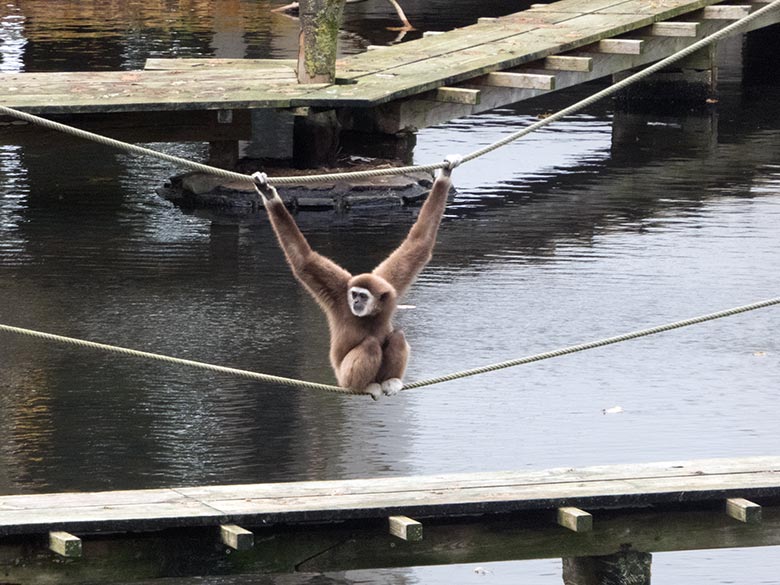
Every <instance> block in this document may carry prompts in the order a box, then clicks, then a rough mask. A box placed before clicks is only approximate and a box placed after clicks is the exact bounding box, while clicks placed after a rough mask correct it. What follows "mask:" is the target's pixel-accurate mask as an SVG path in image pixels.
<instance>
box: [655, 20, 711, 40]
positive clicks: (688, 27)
mask: <svg viewBox="0 0 780 585" xmlns="http://www.w3.org/2000/svg"><path fill="white" fill-rule="evenodd" d="M698 33H699V23H698V22H674V21H672V22H656V23H655V24H654V25H653V26H651V27H650V34H651V35H653V36H656V37H695V36H696V35H697V34H698Z"/></svg>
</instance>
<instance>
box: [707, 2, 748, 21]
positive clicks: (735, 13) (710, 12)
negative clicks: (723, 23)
mask: <svg viewBox="0 0 780 585" xmlns="http://www.w3.org/2000/svg"><path fill="white" fill-rule="evenodd" d="M748 14H750V5H739V6H730V5H725V4H718V5H715V6H707V7H706V8H705V9H704V10H702V18H704V19H705V20H739V19H740V18H745V17H746V16H747V15H748Z"/></svg>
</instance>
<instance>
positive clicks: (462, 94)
mask: <svg viewBox="0 0 780 585" xmlns="http://www.w3.org/2000/svg"><path fill="white" fill-rule="evenodd" d="M479 97H480V91H479V90H478V89H468V88H465V87H440V88H438V89H437V90H436V93H435V95H434V98H433V99H434V101H437V102H447V103H450V104H470V105H475V104H478V103H479Z"/></svg>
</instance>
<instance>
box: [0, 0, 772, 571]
mask: <svg viewBox="0 0 780 585" xmlns="http://www.w3.org/2000/svg"><path fill="white" fill-rule="evenodd" d="M403 4H404V8H405V9H406V11H407V13H408V15H409V17H410V18H411V19H412V21H413V23H414V24H416V25H417V26H418V28H419V29H420V30H425V29H444V28H448V27H450V26H455V25H462V24H468V23H470V22H471V21H473V19H474V6H473V5H467V4H466V3H455V4H452V3H447V2H444V1H443V0H441V1H437V2H425V3H424V2H412V1H406V2H403ZM214 5H215V4H214V3H213V2H197V1H184V0H181V1H179V2H173V3H171V2H162V1H159V2H143V3H141V2H113V1H108V0H105V1H100V0H95V1H93V2H86V3H85V2H62V3H58V10H57V11H56V12H55V11H52V10H51V9H50V3H47V2H43V0H32V1H27V2H24V3H21V2H13V1H11V2H8V3H6V4H5V5H4V6H3V7H0V35H2V38H3V40H4V41H5V42H4V43H2V44H0V55H2V61H1V62H0V67H2V68H3V69H4V70H19V69H26V70H29V71H33V70H52V69H61V70H64V69H79V68H82V69H90V70H94V69H122V68H127V69H130V68H138V67H140V66H142V64H143V61H144V60H145V59H146V57H149V56H165V57H174V56H181V57H185V56H214V55H217V56H225V57H229V56H244V55H245V56H248V57H263V58H265V57H277V58H290V57H291V56H292V55H293V54H294V48H295V32H294V31H295V25H294V24H292V23H291V22H290V21H289V19H287V18H286V17H280V16H269V15H268V12H267V7H268V6H267V4H266V3H261V2H249V1H230V2H225V3H220V6H221V9H220V10H219V11H217V10H215V9H214ZM445 6H446V7H447V9H446V10H445V9H444V7H445ZM516 9H517V6H516V4H515V3H509V2H483V3H481V4H480V7H479V10H480V16H493V15H498V14H501V13H505V12H509V11H512V10H516ZM87 10H91V11H92V16H89V15H88V14H86V13H85V11H87ZM483 11H484V12H483ZM107 14H108V15H111V17H110V18H106V17H105V15H107ZM393 18H394V17H393V13H392V9H391V8H390V7H389V4H387V3H383V2H380V1H379V0H372V1H370V2H366V3H361V4H356V5H354V7H353V8H350V10H349V11H348V13H347V15H346V20H347V25H346V29H347V32H348V33H350V34H349V35H345V44H346V45H347V47H346V48H347V49H348V50H359V48H360V46H362V44H363V43H366V44H368V43H370V44H380V43H382V42H389V40H390V39H391V37H394V36H395V35H396V34H397V33H396V32H395V31H388V30H385V27H386V26H388V25H392V24H393V23H394V21H393ZM418 33H419V31H418ZM418 33H414V34H418ZM349 43H352V44H351V45H350V44H349ZM722 52H723V55H724V57H723V58H724V61H723V68H722V70H721V79H722V81H723V84H722V87H721V96H720V103H719V104H717V105H716V106H714V107H713V108H712V110H711V111H709V112H703V113H699V114H696V115H689V116H674V117H672V116H660V115H646V116H640V115H629V114H625V113H619V112H617V113H616V112H614V111H613V110H612V105H611V103H610V102H604V103H602V104H599V105H597V106H596V107H594V108H591V109H589V110H588V111H586V112H585V113H583V114H580V115H577V116H573V117H571V118H569V119H567V120H565V121H563V122H561V123H560V124H557V125H555V126H554V127H551V128H549V129H545V130H544V131H541V132H538V133H535V134H533V135H530V136H528V137H527V138H526V139H524V140H522V141H519V142H516V143H514V144H512V145H510V146H507V147H505V148H504V149H501V150H500V151H497V152H496V153H494V154H492V155H491V156H489V157H485V158H483V159H480V160H478V161H475V162H473V163H471V164H469V165H468V166H464V167H463V168H461V169H459V170H458V171H457V173H456V177H455V180H456V184H457V187H458V190H459V194H458V196H457V198H456V199H455V201H454V202H453V204H452V205H451V206H450V207H449V208H448V211H447V217H446V218H445V222H444V224H443V227H442V231H441V236H440V238H439V243H438V246H437V250H436V254H435V257H434V260H433V262H432V263H431V265H430V266H429V267H428V269H427V270H426V271H425V272H424V273H423V275H422V276H421V278H420V280H419V282H418V284H417V285H416V286H415V287H414V288H413V289H412V291H411V292H410V294H409V296H408V298H407V299H405V301H404V302H405V303H406V304H408V305H409V306H410V307H411V308H409V309H406V310H404V311H401V312H400V313H399V316H398V323H399V325H400V326H401V327H403V328H404V329H405V331H406V333H407V337H408V338H409V339H410V342H411V344H412V347H413V351H414V354H413V357H412V362H411V364H410V369H409V376H408V377H409V379H411V380H416V379H422V378H427V377H429V376H432V375H436V374H440V373H448V372H451V371H455V370H460V369H462V368H466V367H474V366H479V365H484V364H486V363H493V362H497V361H501V360H504V359H509V358H514V357H519V356H521V355H527V354H531V353H535V352H536V351H541V350H547V349H552V348H555V347H559V346H562V345H569V344H571V343H576V342H581V341H588V340H591V339H596V338H599V337H604V336H608V335H613V334H616V333H620V332H624V331H629V330H633V329H637V328H640V327H645V326H649V325H655V324H659V323H664V322H667V321H672V320H676V319H679V318H683V317H688V316H693V315H698V314H703V313H706V312H709V311H713V310H717V309H722V308H726V307H731V306H737V305H740V304H744V303H747V302H751V301H754V300H758V299H760V298H767V297H771V296H776V295H777V291H778V290H780V273H778V271H777V266H778V252H777V251H778V249H780V241H778V230H777V226H778V222H779V221H780V198H779V195H778V194H779V193H780V166H779V164H780V163H779V162H778V159H777V153H778V152H780V122H778V121H779V120H780V110H778V104H780V100H779V99H778V98H779V97H780V93H779V90H778V87H777V86H776V85H764V86H762V87H760V88H758V87H757V86H755V85H752V86H749V87H746V88H743V86H742V84H741V79H740V77H739V76H740V74H739V71H740V70H741V69H740V67H739V58H740V52H739V51H738V50H736V49H735V48H734V44H733V43H729V44H727V45H725V46H724V48H723V49H722ZM591 90H592V87H585V88H581V90H579V91H580V92H581V93H582V95H584V94H585V93H587V92H589V91H591ZM577 97H578V92H575V91H567V92H564V93H563V94H562V95H554V96H551V97H550V98H547V99H545V100H539V101H534V102H527V103H523V104H520V105H518V106H516V107H513V108H504V109H501V110H498V111H494V112H491V113H488V114H485V115H480V116H475V117H472V118H466V119H462V120H457V121H455V122H452V123H450V124H446V125H442V126H439V127H436V128H429V129H426V130H424V131H421V132H420V133H419V138H418V147H417V150H416V159H417V161H418V162H430V161H434V160H438V159H440V158H441V157H442V156H443V155H444V154H447V153H448V152H453V151H454V152H468V151H471V150H473V149H474V148H476V147H478V146H482V145H484V144H488V143H490V142H492V141H494V140H496V139H497V138H498V137H500V136H503V135H506V134H508V133H510V132H513V131H514V130H516V129H517V128H518V127H520V126H522V125H524V124H528V123H530V121H532V120H534V119H536V117H537V116H538V115H542V114H544V113H545V112H548V111H553V110H556V109H558V108H559V107H560V106H561V105H563V104H568V103H571V102H573V101H575V100H576V98H577ZM0 132H2V131H1V130H0ZM153 146H154V147H155V148H162V149H164V150H166V151H169V152H172V153H175V154H179V155H181V156H185V157H189V158H194V159H198V160H202V159H203V158H204V157H205V154H206V153H205V147H204V145H201V144H170V145H162V144H159V145H153ZM174 172H176V169H172V168H170V167H168V166H166V165H164V164H162V163H158V162H156V161H148V160H140V159H136V158H133V157H129V156H126V155H123V154H118V153H115V152H110V151H105V150H102V149H101V148H99V147H96V146H93V145H91V144H85V143H80V142H75V141H71V140H67V139H57V140H56V141H53V142H52V143H48V142H47V143H35V142H34V141H27V142H25V143H24V144H13V143H11V144H5V143H3V145H2V146H0V322H2V323H8V324H13V325H19V326H29V327H31V328H37V329H41V330H45V331H51V332H54V333H61V334H64V335H70V336H74V337H80V338H86V339H91V340H95V341H103V342H107V343H114V344H117V345H123V346H127V347H134V348H138V349H146V350H149V351H155V352H160V353H166V354H171V355H177V356H182V357H187V358H191V359H198V360H203V361H209V362H213V363H219V364H225V365H232V366H236V367H241V368H247V369H254V370H258V371H263V372H269V373H274V374H279V375H283V376H290V377H297V378H304V379H311V380H317V381H324V382H331V381H332V374H331V372H330V368H329V365H328V358H327V332H326V326H325V323H324V322H323V319H322V318H321V316H320V314H319V311H318V309H317V307H316V306H315V305H314V303H313V302H312V301H311V300H310V299H309V298H308V297H307V296H306V295H305V293H303V292H302V291H301V290H300V287H299V286H298V285H297V284H296V283H295V281H294V280H293V278H292V276H291V275H290V274H289V271H288V269H287V267H286V265H285V263H284V259H283V257H282V255H281V253H280V251H279V250H278V248H277V246H276V244H275V242H274V240H273V235H272V233H271V231H270V229H269V227H268V225H267V223H266V222H265V221H264V220H263V219H262V218H257V219H256V220H254V221H251V222H247V223H245V224H240V225H235V224H233V225H224V224H220V223H219V222H211V221H208V220H206V219H203V218H201V217H198V216H195V215H188V214H186V213H184V212H182V211H181V210H179V209H177V208H175V207H173V206H172V205H170V204H169V203H168V202H166V201H163V200H161V199H159V198H158V197H157V196H156V195H155V194H154V193H155V189H156V188H157V187H158V186H159V185H161V184H162V183H163V182H164V181H165V180H166V179H167V178H168V177H169V176H170V175H171V174H174ZM413 217H414V210H409V209H400V210H396V211H391V212H388V213H386V214H384V215H382V216H381V217H377V216H376V215H371V216H367V215H334V214H301V215H300V216H299V220H300V223H301V224H302V226H303V229H304V231H305V232H306V234H307V236H309V238H310V239H311V242H312V245H313V246H314V247H315V248H316V249H318V250H319V251H321V252H323V253H325V254H327V255H329V256H331V257H333V258H334V259H336V260H338V261H339V262H342V263H343V264H344V265H345V266H347V267H348V268H349V269H350V270H352V271H363V270H367V269H370V268H371V267H373V265H375V264H376V263H377V262H379V261H380V260H381V259H382V258H383V256H384V255H385V254H386V253H387V251H388V250H390V249H392V247H393V246H395V245H396V244H397V242H398V241H400V239H401V238H402V237H403V235H404V234H405V233H406V230H407V229H408V227H409V225H410V224H411V222H412V221H413ZM778 319H780V317H779V316H778V312H777V310H774V309H766V310H764V311H762V312H760V313H755V314H749V315H743V316H740V317H734V318H731V319H728V320H724V321H720V322H717V323H712V324H708V325H703V326H700V327H698V328H693V329H686V330H681V331H678V332H674V333H670V334H666V335H664V336H659V337H653V338H648V339H646V340H642V341H637V342H632V343H631V344H625V345H621V346H613V347H611V348H605V349H603V350H597V351H594V352H592V353H588V354H580V355H577V356H570V357H568V358H562V359H560V360H550V361H547V362H542V363H539V364H535V365H532V366H527V367H524V368H519V369H514V370H504V371H502V372H497V373H495V374H491V375H489V376H485V377H482V378H472V379H467V380H462V381H458V382H453V383H451V384H447V385H440V386H435V387H431V388H427V389H424V390H419V391H414V392H408V393H404V394H402V395H401V396H399V397H398V398H397V399H394V400H386V401H381V402H379V403H377V404H374V403H372V402H371V401H368V400H359V399H350V398H345V397H342V396H336V395H330V394H319V393H316V392H309V391H302V390H295V389H287V388H280V387H274V386H270V385H266V384H259V383H254V382H248V381H244V380H238V379H232V378H226V377H224V376H218V375H215V374H204V373H202V372H199V371H192V370H187V369H181V368H177V367H170V366H165V365H159V364H150V363H146V362H140V361H138V360H135V359H131V358H123V357H114V356H110V355H104V354H96V353H93V352H89V351H83V350H75V349H72V348H67V347H62V346H58V345H50V344H46V343H42V342H38V341H33V340H29V339H25V338H19V337H13V336H9V335H5V334H3V335H2V336H1V337H0V348H2V349H0V372H2V373H0V492H3V493H28V492H40V491H47V490H54V491H64V490H89V489H114V488H139V487H157V486H164V485H166V486H167V485H196V484H203V483H205V484H217V483H241V482H261V481H289V480H302V479H332V478H350V477H378V476H388V475H403V474H411V473H426V474H427V473H439V472H447V471H451V472H457V471H481V470H497V469H526V468H536V469H539V468H545V467H552V466H568V467H571V466H580V465H588V464H607V463H617V462H624V463H630V462H642V461H650V460H664V459H686V458H696V457H720V456H724V457H725V456H740V455H759V454H771V453H774V452H776V448H777V444H778V430H777V424H776V421H777V412H776V409H775V408H774V407H773V406H772V405H773V404H774V403H775V399H774V388H775V387H776V381H777V373H778V357H777V356H778V355H780V347H779V346H778V342H777V339H776V336H775V333H776V331H777V329H778V327H779V326H780V322H779V321H778ZM756 404H762V405H765V406H764V407H763V408H760V409H757V408H755V405H756ZM618 405H619V406H621V407H622V408H623V413H622V414H619V415H605V414H603V410H604V409H605V408H609V407H612V406H618ZM735 558H738V559H740V562H739V563H731V562H730V560H731V559H735ZM746 563H747V564H749V565H750V566H751V567H753V568H754V569H755V570H754V574H753V575H751V577H750V578H751V579H753V580H752V581H746V580H745V579H744V574H742V573H740V575H739V578H738V580H739V582H741V583H748V582H751V583H761V582H772V579H775V578H776V575H777V573H778V571H780V566H778V564H777V560H776V558H775V556H773V555H772V553H771V551H770V552H767V551H766V550H761V549H758V550H756V551H727V552H718V553H711V554H710V553H685V554H677V555H659V557H658V560H657V561H656V563H655V565H654V572H655V573H656V575H664V574H665V573H667V574H669V575H675V577H678V576H679V575H685V578H686V580H685V582H686V583H713V582H723V580H724V579H727V578H728V576H729V575H730V574H734V573H733V569H731V568H730V567H732V566H744V565H745V564H746ZM485 570H486V571H490V573H484V575H489V578H492V579H493V581H494V582H497V583H509V582H517V581H521V580H526V581H527V580H529V579H533V580H534V582H540V583H541V582H549V583H557V582H559V580H560V571H559V567H556V566H555V564H554V563H553V562H552V561H544V562H539V563H516V564H512V563H509V564H506V563H505V564H500V565H493V566H489V567H486V569H485ZM730 570H731V571H732V573H729V571H730ZM482 576H483V575H482V574H480V575H478V577H475V573H474V568H473V567H451V568H429V569H415V570H414V571H404V572H398V571H390V572H378V571H372V572H370V573H368V574H365V573H362V574H359V575H342V576H337V577H334V579H336V582H339V583H348V582H350V581H351V580H354V581H356V582H357V581H360V580H368V581H371V582H385V581H387V582H398V583H417V582H419V583H426V585H431V584H435V583H452V582H471V581H470V580H473V579H475V578H482ZM199 582H200V581H199ZM203 582H214V583H233V582H235V583H240V582H241V580H240V579H238V578H236V579H235V580H231V579H222V578H220V579H217V578H214V579H213V580H212V581H208V580H206V581H203ZM252 582H254V581H252ZM186 583H187V584H188V585H189V583H190V581H186Z"/></svg>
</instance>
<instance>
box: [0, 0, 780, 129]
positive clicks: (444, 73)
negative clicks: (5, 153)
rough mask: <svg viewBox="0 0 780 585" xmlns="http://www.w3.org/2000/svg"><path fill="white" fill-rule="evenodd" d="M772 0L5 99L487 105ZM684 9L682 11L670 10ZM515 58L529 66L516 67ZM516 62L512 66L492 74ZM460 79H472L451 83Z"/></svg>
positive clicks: (470, 35) (617, 9)
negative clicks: (327, 69)
mask: <svg viewBox="0 0 780 585" xmlns="http://www.w3.org/2000/svg"><path fill="white" fill-rule="evenodd" d="M765 4H766V0H751V1H749V2H743V3H741V4H740V5H736V6H735V5H724V4H722V0H721V2H719V1H718V0H597V1H593V0H561V1H560V2H555V3H552V4H549V5H537V6H536V7H534V8H532V9H530V10H526V11H523V12H518V13H515V14H511V15H508V16H505V17H501V18H495V19H480V21H479V22H478V23H477V24H474V25H472V26H467V27H464V28H460V29H456V30H453V31H449V32H446V33H443V34H438V35H430V36H427V37H424V38H422V39H419V40H415V41H410V42H407V43H403V44H399V45H394V46H389V47H384V48H381V49H379V50H374V51H368V52H366V53H363V54H359V55H353V56H348V57H344V58H343V59H341V60H340V61H339V62H338V64H337V74H336V76H337V82H336V84H333V85H299V84H297V83H296V81H295V73H294V62H292V61H288V60H279V61H274V60H191V59H182V60H159V59H150V60H149V62H148V64H147V67H146V69H145V70H143V71H117V72H73V73H4V74H0V104H3V105H5V106H9V107H13V108H18V109H22V110H26V111H29V112H35V113H41V114H76V113H107V112H108V113H117V112H137V111H170V110H225V109H238V110H246V109H254V108H274V109H279V108H282V109H284V108H300V107H318V108H369V107H376V106H379V105H381V104H387V103H389V102H395V101H398V100H404V99H407V98H412V97H418V98H420V97H421V98H423V99H425V100H428V101H439V102H445V103H450V102H455V103H456V104H458V103H460V102H464V101H465V102H466V105H479V104H480V103H482V104H483V107H482V109H487V108H490V107H496V104H498V103H502V104H504V103H510V102H508V101H506V100H509V99H511V100H514V101H517V99H516V98H517V97H518V96H519V97H520V99H524V98H523V95H524V94H517V93H516V92H517V91H518V90H525V91H530V92H532V94H529V96H530V95H538V94H540V93H544V92H545V91H553V90H554V89H560V88H562V87H566V86H568V85H572V84H574V83H581V82H583V81H587V80H589V79H593V78H595V77H601V76H604V75H609V74H611V73H615V72H617V71H621V70H625V69H630V68H632V67H636V66H638V65H641V64H643V63H647V62H651V61H654V60H658V59H660V58H662V57H665V56H667V55H668V54H671V53H672V52H674V51H676V50H679V49H680V48H683V47H684V46H687V45H688V44H691V43H692V42H694V41H695V40H697V39H698V38H701V37H702V36H704V35H705V34H707V33H710V32H713V31H714V30H717V29H718V28H719V27H722V26H725V24H727V23H728V22H729V21H731V20H734V19H736V18H739V17H741V16H745V15H746V14H748V13H750V11H751V10H754V9H756V8H758V7H761V6H763V5H765ZM681 17H684V18H685V21H678V20H670V19H679V18H681ZM778 21H780V15H778V14H776V13H774V14H772V15H771V16H769V17H767V18H766V19H764V20H763V21H761V22H756V23H754V24H753V26H752V28H757V27H762V26H767V25H768V24H772V23H774V22H778ZM618 36H621V38H615V37H618ZM572 51H575V52H576V53H572ZM518 67H521V68H530V69H532V70H533V71H525V70H523V71H515V70H516V69H517V68H518ZM509 70H512V71H510V72H511V73H515V74H516V75H513V76H504V77H500V76H493V77H490V76H489V74H490V73H496V72H507V71H509ZM572 73H574V74H576V75H575V76H574V78H572V77H571V74H572ZM563 78H565V80H564V79H563ZM454 84H461V85H462V84H471V85H473V86H475V87H476V89H475V88H474V87H466V88H464V87H456V88H454V89H461V90H464V89H465V90H468V91H452V89H453V88H452V87H446V86H453V85H454ZM441 88H445V89H444V90H441ZM430 92H434V93H433V94H431V93H430ZM499 96H502V97H499ZM486 97H487V98H488V99H485V98H486Z"/></svg>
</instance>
